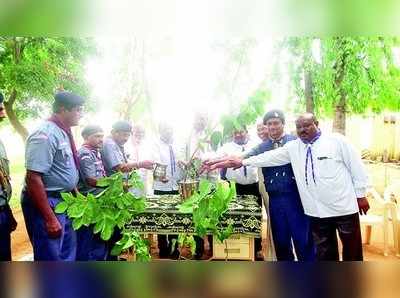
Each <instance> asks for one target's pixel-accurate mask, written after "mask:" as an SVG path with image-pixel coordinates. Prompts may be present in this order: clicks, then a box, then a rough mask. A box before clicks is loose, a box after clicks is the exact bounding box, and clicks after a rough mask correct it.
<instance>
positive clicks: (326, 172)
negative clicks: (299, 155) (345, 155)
mask: <svg viewBox="0 0 400 298" xmlns="http://www.w3.org/2000/svg"><path fill="white" fill-rule="evenodd" d="M317 163H318V167H317V169H318V173H316V174H317V176H319V177H321V178H334V177H335V176H336V172H337V170H338V165H339V163H340V161H339V160H337V159H336V158H333V157H328V158H325V159H317Z"/></svg>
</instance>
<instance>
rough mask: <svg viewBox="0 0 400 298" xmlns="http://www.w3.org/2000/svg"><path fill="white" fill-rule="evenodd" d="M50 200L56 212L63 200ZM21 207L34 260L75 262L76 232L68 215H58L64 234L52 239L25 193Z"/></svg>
mask: <svg viewBox="0 0 400 298" xmlns="http://www.w3.org/2000/svg"><path fill="white" fill-rule="evenodd" d="M48 200H49V204H50V206H51V208H53V210H54V208H55V206H56V205H57V204H58V203H59V202H60V200H61V199H60V198H55V197H48ZM21 207H22V212H23V214H24V218H25V226H26V230H27V232H28V236H29V239H30V241H31V244H32V247H33V257H34V260H35V261H75V259H76V246H77V241H76V232H75V231H74V229H73V228H72V222H71V220H70V219H69V218H68V217H67V215H66V214H56V216H57V219H58V221H59V222H60V224H61V227H62V232H61V236H60V237H59V238H50V237H49V236H48V233H47V230H46V225H45V222H44V219H43V217H42V215H41V214H40V213H39V210H37V208H36V207H35V206H34V205H33V202H32V200H31V199H30V198H29V196H28V195H27V194H26V193H25V192H23V193H22V199H21Z"/></svg>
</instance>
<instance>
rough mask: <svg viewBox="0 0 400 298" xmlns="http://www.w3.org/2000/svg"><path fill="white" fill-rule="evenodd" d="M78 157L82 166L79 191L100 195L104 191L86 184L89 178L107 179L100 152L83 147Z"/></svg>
mask: <svg viewBox="0 0 400 298" xmlns="http://www.w3.org/2000/svg"><path fill="white" fill-rule="evenodd" d="M78 157H79V166H80V169H79V170H80V171H79V172H80V182H79V191H81V192H82V193H89V192H90V193H93V194H98V193H100V192H101V191H102V189H101V188H96V187H91V186H89V185H88V184H87V183H86V179H87V178H95V179H100V178H103V177H105V171H104V166H103V161H102V159H101V155H100V152H99V151H98V150H95V149H90V148H88V147H85V146H83V147H82V148H80V149H79V151H78Z"/></svg>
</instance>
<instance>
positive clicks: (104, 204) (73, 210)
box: [55, 171, 150, 261]
mask: <svg viewBox="0 0 400 298" xmlns="http://www.w3.org/2000/svg"><path fill="white" fill-rule="evenodd" d="M97 186H98V187H103V188H104V190H103V191H102V192H101V193H100V194H98V195H96V196H95V195H93V194H90V193H89V194H88V195H87V196H84V195H83V194H81V193H78V194H77V195H76V196H73V195H72V194H71V193H62V194H61V196H62V198H63V201H62V202H60V203H59V204H58V205H57V206H56V209H55V212H56V213H64V212H66V213H67V215H68V217H69V218H71V219H72V225H73V228H74V229H75V230H78V229H79V228H80V227H82V226H86V227H89V226H92V227H93V232H94V233H95V234H98V233H100V237H101V239H103V240H105V241H107V240H109V239H110V238H111V236H112V235H113V233H114V231H115V230H116V229H117V228H118V229H120V230H121V235H122V238H121V239H120V240H119V241H118V242H117V243H116V246H115V247H114V248H113V249H112V252H111V254H113V255H119V254H120V253H121V252H123V251H126V250H129V249H130V248H134V249H135V253H136V256H137V259H138V260H142V261H146V260H149V259H150V254H149V250H148V246H147V244H146V242H145V241H144V240H143V239H142V237H140V235H139V234H138V233H136V232H132V231H130V230H128V229H126V228H125V226H126V225H127V224H128V223H130V222H131V221H132V219H133V217H134V216H136V215H137V214H139V213H141V212H143V211H144V210H145V208H146V201H145V198H144V197H136V196H135V195H134V194H132V193H131V192H129V191H127V189H129V188H131V187H132V188H137V189H143V182H142V181H141V179H140V177H139V175H138V174H137V172H135V171H133V172H131V173H130V174H129V176H128V178H127V179H126V178H125V176H124V174H122V173H115V174H113V175H112V176H110V177H105V178H102V179H100V180H99V181H98V182H97Z"/></svg>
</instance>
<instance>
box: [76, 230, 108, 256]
mask: <svg viewBox="0 0 400 298" xmlns="http://www.w3.org/2000/svg"><path fill="white" fill-rule="evenodd" d="M76 235H77V241H78V244H77V250H76V260H77V261H105V260H106V259H107V254H108V246H107V242H106V241H104V240H102V239H101V238H100V236H99V235H98V234H94V233H93V227H81V228H80V229H79V230H77V231H76Z"/></svg>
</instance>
